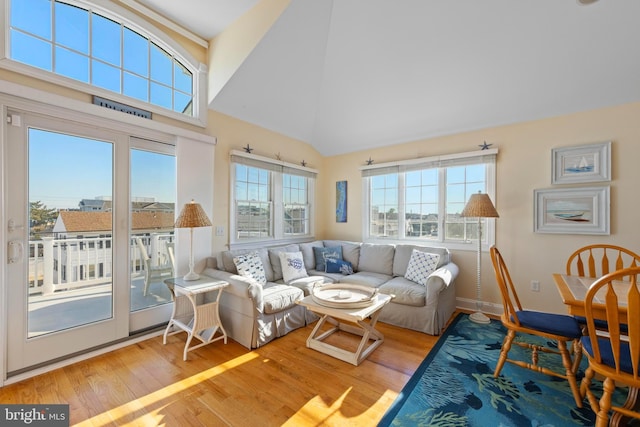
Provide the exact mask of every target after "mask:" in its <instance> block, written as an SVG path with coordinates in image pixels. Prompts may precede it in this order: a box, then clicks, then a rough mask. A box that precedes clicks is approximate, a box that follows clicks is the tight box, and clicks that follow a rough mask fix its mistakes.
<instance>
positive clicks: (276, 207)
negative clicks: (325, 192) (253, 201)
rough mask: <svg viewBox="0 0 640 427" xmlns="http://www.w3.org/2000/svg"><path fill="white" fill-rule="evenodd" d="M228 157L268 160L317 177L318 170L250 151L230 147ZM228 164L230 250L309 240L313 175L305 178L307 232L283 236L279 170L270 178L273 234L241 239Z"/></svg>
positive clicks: (232, 173) (310, 237) (313, 198)
mask: <svg viewBox="0 0 640 427" xmlns="http://www.w3.org/2000/svg"><path fill="white" fill-rule="evenodd" d="M229 154H230V157H231V156H237V157H244V158H247V159H252V160H256V161H260V162H264V163H270V164H274V165H278V166H282V167H285V168H290V169H297V170H300V171H302V172H306V173H311V174H314V175H316V176H317V174H318V171H317V170H316V169H313V168H309V167H306V166H300V165H296V164H293V163H288V162H285V161H282V160H277V159H271V158H269V157H264V156H260V155H257V154H251V153H247V152H244V151H239V150H231V152H230V153H229ZM230 165H231V167H230V168H229V182H230V191H229V197H230V203H229V230H230V232H229V248H230V249H250V248H256V247H270V246H281V245H286V244H290V243H300V242H307V241H309V240H313V239H314V238H315V237H314V235H315V231H314V222H315V221H314V218H315V213H314V205H315V203H314V201H315V186H316V180H317V177H316V178H310V179H309V180H308V188H307V200H308V202H309V234H306V235H300V236H296V237H285V236H284V224H282V221H280V219H282V218H283V215H282V213H283V209H284V201H283V198H282V191H283V190H282V180H281V179H278V178H281V177H282V173H278V172H273V171H270V172H271V173H275V174H277V175H276V179H271V183H270V185H271V189H270V190H271V200H270V202H271V205H272V212H273V216H272V218H271V229H272V230H273V236H271V237H266V238H256V239H243V240H238V239H237V238H236V237H235V236H236V235H237V230H236V222H235V218H236V194H235V187H236V186H235V182H236V177H235V167H234V165H235V163H234V162H231V161H230Z"/></svg>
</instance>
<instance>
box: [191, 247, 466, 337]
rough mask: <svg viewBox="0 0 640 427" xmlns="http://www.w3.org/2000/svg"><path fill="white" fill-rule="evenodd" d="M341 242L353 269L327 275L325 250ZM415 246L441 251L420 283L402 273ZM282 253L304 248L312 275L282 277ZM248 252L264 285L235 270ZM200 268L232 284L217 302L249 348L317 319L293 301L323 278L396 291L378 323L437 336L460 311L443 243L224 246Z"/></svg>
mask: <svg viewBox="0 0 640 427" xmlns="http://www.w3.org/2000/svg"><path fill="white" fill-rule="evenodd" d="M314 248H315V249H314ZM322 248H325V249H322ZM336 248H339V249H340V251H339V252H341V258H342V260H343V261H346V262H348V263H350V264H351V266H352V269H353V274H348V275H345V274H341V273H327V272H326V271H325V270H318V269H317V268H316V267H318V266H319V265H318V263H317V262H319V261H320V259H319V258H318V256H319V255H320V253H321V252H326V251H332V250H333V249H336ZM414 249H415V250H416V251H419V252H425V253H429V254H436V255H437V257H432V258H433V262H434V265H435V262H436V260H437V265H436V266H435V271H433V272H430V271H431V270H428V272H430V274H428V275H426V276H424V277H421V278H420V280H419V281H420V282H422V283H423V284H420V283H416V282H415V281H413V280H409V279H407V278H405V275H407V267H408V266H409V263H410V260H411V258H412V254H413V250H414ZM280 252H291V253H295V252H300V253H301V254H302V259H303V262H304V269H303V270H305V271H306V274H307V277H300V278H298V279H294V280H290V281H289V282H288V283H285V282H284V279H283V272H282V265H281V260H280V256H279V253H280ZM247 254H252V257H253V258H254V259H256V260H257V259H258V258H259V261H258V263H260V264H261V265H262V269H263V270H264V276H265V277H264V278H265V279H266V283H264V284H260V283H259V282H258V280H256V278H254V277H251V275H249V277H247V276H243V275H241V274H239V273H238V270H237V268H236V264H235V263H234V258H235V257H238V256H239V255H247ZM255 254H257V257H255ZM416 255H420V254H416ZM422 255H423V256H424V254H422ZM413 263H414V264H415V262H413ZM320 266H321V265H320ZM413 267H415V265H414V266H412V269H411V270H412V274H415V268H413ZM241 270H243V269H242V268H241ZM242 273H243V274H246V272H244V271H243V272H242ZM203 274H204V275H207V276H210V277H212V278H216V279H220V280H225V281H227V282H229V283H230V286H228V287H227V288H225V291H224V293H223V294H222V298H221V301H220V317H221V319H222V323H223V325H224V327H225V329H226V331H227V333H228V334H229V336H230V337H231V338H233V339H234V340H235V341H237V342H238V343H240V344H242V345H244V346H245V347H247V348H257V347H260V346H262V345H264V344H266V343H268V342H269V341H271V340H273V339H275V338H278V337H281V336H284V335H285V334H287V333H288V332H290V331H292V330H294V329H297V328H300V327H303V326H305V325H307V324H309V323H311V322H313V321H314V320H316V319H317V317H316V316H315V315H314V314H313V313H311V312H308V311H307V310H306V309H305V308H304V307H302V306H300V305H298V304H296V301H297V300H299V299H301V298H303V297H304V296H305V295H309V293H310V292H311V289H312V287H313V286H314V284H316V283H318V282H321V283H335V282H340V283H351V284H358V285H366V286H372V287H376V288H378V290H379V292H380V293H384V294H390V295H394V298H393V299H392V301H391V302H390V303H389V304H387V305H386V306H385V307H384V308H383V310H382V312H381V314H380V317H379V318H378V321H380V322H386V323H390V324H392V325H396V326H400V327H404V328H408V329H413V330H416V331H421V332H424V333H427V334H431V335H439V334H440V332H441V331H442V329H443V328H444V326H445V324H446V322H447V320H449V318H450V317H451V315H452V314H453V312H454V310H455V286H454V284H455V278H456V276H457V275H458V266H457V265H456V264H455V263H453V262H452V261H451V255H450V253H449V251H448V250H447V249H446V248H441V247H430V246H420V245H409V244H397V245H393V244H372V243H359V242H348V241H341V240H324V241H322V240H318V241H314V242H309V243H302V244H293V245H287V246H282V247H276V248H261V249H256V250H233V251H224V252H222V253H221V254H219V256H218V257H217V258H209V259H207V266H206V268H205V270H204V271H203ZM260 279H261V278H260Z"/></svg>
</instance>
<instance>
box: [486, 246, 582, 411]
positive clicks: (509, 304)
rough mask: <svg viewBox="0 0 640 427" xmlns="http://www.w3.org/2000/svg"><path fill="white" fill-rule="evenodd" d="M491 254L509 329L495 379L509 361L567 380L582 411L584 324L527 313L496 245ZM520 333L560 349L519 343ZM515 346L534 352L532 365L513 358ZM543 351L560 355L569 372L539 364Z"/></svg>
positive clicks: (570, 319)
mask: <svg viewBox="0 0 640 427" xmlns="http://www.w3.org/2000/svg"><path fill="white" fill-rule="evenodd" d="M490 251H491V261H492V263H493V270H494V272H495V275H496V281H497V282H498V287H499V288H500V293H501V294H502V306H503V309H504V311H503V313H502V316H501V317H500V319H501V321H502V324H503V325H504V327H505V328H507V334H506V335H505V337H504V341H503V342H502V348H501V350H500V357H499V358H498V364H497V365H496V369H495V371H494V372H493V376H494V377H496V378H497V377H498V376H499V375H500V371H501V370H502V368H503V366H504V364H505V362H509V363H512V364H514V365H517V366H520V367H522V368H526V369H530V370H532V371H536V372H542V373H544V374H547V375H552V376H555V377H559V378H564V379H565V380H567V381H568V382H569V386H570V387H571V392H572V393H573V397H574V399H575V402H576V405H577V406H578V407H579V408H581V407H582V396H581V395H580V389H579V387H578V382H577V380H576V373H577V371H578V368H579V366H580V361H581V360H582V351H581V347H580V337H581V336H582V331H581V329H580V325H579V324H578V322H577V321H576V320H575V319H574V318H573V317H571V316H568V315H563V314H554V313H545V312H539V311H530V310H524V309H523V308H522V304H520V299H519V298H518V294H517V292H516V288H515V286H514V284H513V281H512V280H511V275H510V274H509V270H508V268H507V265H506V263H505V261H504V259H503V258H502V255H501V254H500V252H499V251H498V249H497V248H496V247H495V246H492V247H491V250H490ZM518 334H528V335H534V336H539V337H543V338H545V339H546V340H548V341H554V342H555V343H556V346H555V347H552V346H544V345H535V344H530V343H527V342H523V341H519V340H515V338H516V336H517V335H518ZM514 340H515V341H514ZM568 343H571V351H570V350H569V349H568V347H567V344H568ZM512 344H516V345H519V346H520V347H523V348H525V349H529V350H530V351H531V362H530V363H529V362H526V361H522V360H515V359H509V350H510V349H511V345H512ZM539 352H544V353H551V354H557V355H559V356H560V358H561V360H562V366H563V367H564V369H565V372H564V373H561V372H557V371H555V370H552V369H551V368H548V367H545V366H541V365H539V358H538V354H539Z"/></svg>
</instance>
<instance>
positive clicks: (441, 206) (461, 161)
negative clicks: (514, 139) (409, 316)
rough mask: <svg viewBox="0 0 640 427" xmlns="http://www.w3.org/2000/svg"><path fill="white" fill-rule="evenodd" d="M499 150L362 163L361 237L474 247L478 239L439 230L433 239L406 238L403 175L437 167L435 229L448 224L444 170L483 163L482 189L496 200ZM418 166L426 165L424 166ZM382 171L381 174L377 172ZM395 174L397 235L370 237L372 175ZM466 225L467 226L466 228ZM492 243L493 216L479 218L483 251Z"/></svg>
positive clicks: (460, 248) (471, 248)
mask: <svg viewBox="0 0 640 427" xmlns="http://www.w3.org/2000/svg"><path fill="white" fill-rule="evenodd" d="M497 154H498V150H497V149H489V150H481V151H475V152H466V153H458V154H451V155H443V156H434V157H426V158H419V159H411V160H405V161H398V162H389V163H381V164H378V165H371V166H363V167H361V168H360V169H361V171H362V173H363V177H362V192H363V194H362V200H363V223H362V236H363V241H364V242H370V243H408V244H422V245H424V244H434V245H438V246H444V247H447V248H448V249H450V250H477V243H478V242H477V240H476V239H475V238H469V239H466V240H453V239H445V238H444V236H443V235H442V233H438V237H437V238H436V239H424V238H422V239H421V238H416V237H406V222H405V216H406V215H405V214H406V212H405V206H406V201H405V190H406V185H405V184H406V183H405V174H406V173H407V172H410V171H415V170H420V169H432V168H434V169H436V170H437V173H438V186H437V188H438V196H437V197H438V229H439V230H444V229H445V226H446V223H447V215H446V205H447V201H446V194H447V193H446V191H447V183H446V180H445V177H446V175H445V170H446V168H449V167H458V166H468V165H473V164H484V165H485V192H486V193H487V194H488V195H489V197H490V198H491V200H493V201H494V203H495V200H496V199H495V195H496V159H497ZM420 165H425V166H424V167H423V168H421V167H420ZM376 171H377V172H382V173H376ZM394 173H395V174H397V182H398V184H397V188H398V190H397V191H398V205H397V207H396V209H397V211H398V236H397V237H379V236H372V235H371V232H370V228H371V176H370V175H376V174H377V175H386V174H394ZM472 222H476V223H477V219H475V218H464V223H465V224H470V223H472ZM465 228H466V227H465ZM493 244H495V218H483V219H482V242H481V246H482V250H483V251H488V250H489V248H490V247H491V246H492V245H493Z"/></svg>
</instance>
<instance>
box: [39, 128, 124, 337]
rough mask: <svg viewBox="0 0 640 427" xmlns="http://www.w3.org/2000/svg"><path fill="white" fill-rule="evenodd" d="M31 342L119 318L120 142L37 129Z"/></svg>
mask: <svg viewBox="0 0 640 427" xmlns="http://www.w3.org/2000/svg"><path fill="white" fill-rule="evenodd" d="M28 138H29V184H28V196H29V245H28V249H27V251H28V257H29V275H28V285H27V290H28V298H27V301H28V337H29V338H33V337H37V336H41V335H45V334H49V333H54V332H57V331H61V330H65V329H70V328H74V327H77V326H81V325H86V324H89V323H93V322H97V321H100V320H104V319H109V318H112V317H113V279H112V266H113V257H112V251H111V248H112V236H113V226H112V224H113V220H112V202H111V201H112V197H113V144H112V143H110V142H105V141H100V140H95V139H89V138H82V137H77V136H72V135H66V134H63V133H56V132H50V131H46V130H41V129H34V128H30V129H29V131H28Z"/></svg>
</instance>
